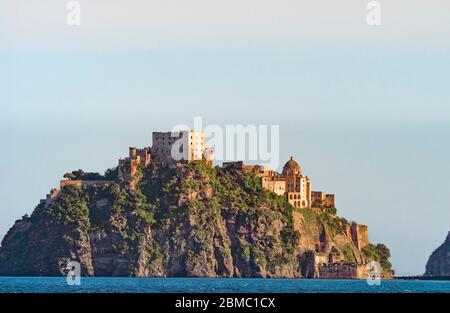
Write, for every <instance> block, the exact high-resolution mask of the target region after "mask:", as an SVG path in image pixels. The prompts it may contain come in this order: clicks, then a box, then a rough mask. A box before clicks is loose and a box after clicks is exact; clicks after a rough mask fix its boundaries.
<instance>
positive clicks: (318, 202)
mask: <svg viewBox="0 0 450 313" xmlns="http://www.w3.org/2000/svg"><path fill="white" fill-rule="evenodd" d="M311 196H312V203H313V207H317V208H323V207H325V208H334V195H332V194H326V193H325V192H323V191H313V192H312V193H311Z"/></svg>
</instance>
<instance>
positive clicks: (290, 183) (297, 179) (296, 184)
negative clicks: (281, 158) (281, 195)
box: [280, 157, 312, 208]
mask: <svg viewBox="0 0 450 313" xmlns="http://www.w3.org/2000/svg"><path fill="white" fill-rule="evenodd" d="M280 178H282V179H283V178H284V181H285V182H286V190H285V195H286V197H287V199H288V201H289V203H290V204H292V205H293V206H294V207H296V208H310V207H311V204H312V203H311V201H312V200H311V181H310V179H309V178H308V176H303V174H302V171H301V168H300V165H298V163H297V162H296V161H295V160H294V158H293V157H291V159H290V160H289V161H287V162H286V164H285V165H284V166H283V172H282V174H281V177H280Z"/></svg>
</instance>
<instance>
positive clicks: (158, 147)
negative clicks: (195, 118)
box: [152, 130, 213, 164]
mask: <svg viewBox="0 0 450 313" xmlns="http://www.w3.org/2000/svg"><path fill="white" fill-rule="evenodd" d="M152 156H153V158H154V160H155V161H156V162H162V163H167V164H175V163H189V162H191V161H194V160H207V161H209V162H210V163H211V164H212V159H213V150H212V149H211V148H209V147H208V146H207V145H206V143H205V132H203V131H193V130H188V131H179V132H153V146H152Z"/></svg>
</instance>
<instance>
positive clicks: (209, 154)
mask: <svg viewBox="0 0 450 313" xmlns="http://www.w3.org/2000/svg"><path fill="white" fill-rule="evenodd" d="M152 140H153V142H152V146H151V147H144V148H136V147H130V148H129V154H128V156H127V157H124V158H120V159H119V161H118V166H117V179H116V180H105V179H99V180H94V179H93V180H90V179H71V178H70V177H66V176H65V177H66V178H68V179H65V180H61V181H60V188H61V189H62V188H64V187H65V186H74V185H75V186H92V185H96V186H101V185H112V184H117V183H124V184H128V185H129V186H130V187H131V188H134V187H135V184H136V179H135V177H136V176H138V175H137V173H139V171H140V169H141V168H146V167H149V166H150V165H151V164H152V163H158V164H165V165H167V166H169V167H172V168H174V167H175V168H176V167H181V166H183V164H188V163H190V162H193V161H197V160H204V161H206V162H207V163H208V164H209V165H210V166H213V158H214V151H213V149H211V148H210V147H208V146H207V145H206V142H205V133H204V132H201V131H193V130H187V131H179V132H176V133H173V132H153V134H152ZM177 145H179V146H177ZM174 151H176V152H177V153H175V154H176V155H175V157H174V153H173V152H174ZM222 166H223V168H230V169H232V168H235V169H240V170H242V171H245V172H248V173H254V174H255V175H256V176H258V177H259V179H260V181H261V186H262V187H263V188H264V189H266V190H270V191H272V192H274V193H276V194H277V195H279V196H284V197H285V198H286V199H287V200H288V202H289V203H290V204H291V205H292V206H293V207H295V208H298V209H307V208H310V209H314V210H322V211H324V210H329V212H333V211H334V213H331V214H333V215H335V212H336V210H335V197H334V195H333V194H327V193H325V192H323V191H312V183H311V180H310V178H309V177H308V176H304V175H303V173H302V170H301V167H300V165H299V164H298V163H297V162H296V161H295V160H294V158H293V157H291V158H290V159H289V160H288V161H287V162H286V163H285V164H284V166H283V169H282V172H281V173H278V172H277V171H274V170H271V169H268V168H266V167H264V166H262V165H248V164H244V162H242V161H236V162H224V163H223V165H222ZM59 194H60V189H52V190H51V191H50V194H48V195H47V198H46V199H42V200H41V203H42V204H44V205H46V206H47V205H49V204H50V203H51V202H52V201H53V200H54V199H56V198H57V197H58V196H59ZM343 227H344V229H343V236H344V238H348V239H349V240H350V241H351V242H353V243H354V245H355V248H356V249H357V251H359V252H361V251H362V248H364V247H365V246H367V245H368V244H369V240H368V227H367V226H366V225H361V224H357V223H355V222H352V223H351V224H350V223H345V225H343ZM353 254H354V255H355V258H356V263H354V264H345V263H342V255H341V253H340V252H339V251H337V250H336V249H335V247H334V246H330V245H329V244H328V243H326V242H324V243H322V242H320V243H316V244H315V247H314V254H313V257H312V263H311V264H312V267H313V272H314V277H322V278H327V277H328V278H339V277H344V278H364V277H365V275H366V266H365V260H364V259H363V258H362V257H358V256H359V255H360V253H359V254H358V253H354V252H353Z"/></svg>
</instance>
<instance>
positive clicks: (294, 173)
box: [223, 157, 334, 208]
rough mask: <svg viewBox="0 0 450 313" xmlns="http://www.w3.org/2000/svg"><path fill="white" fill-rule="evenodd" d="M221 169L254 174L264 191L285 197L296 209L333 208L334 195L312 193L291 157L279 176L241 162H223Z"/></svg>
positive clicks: (319, 192)
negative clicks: (236, 169) (232, 169)
mask: <svg viewBox="0 0 450 313" xmlns="http://www.w3.org/2000/svg"><path fill="white" fill-rule="evenodd" d="M223 167H224V168H229V167H235V168H240V169H242V170H244V171H246V172H250V173H254V174H256V175H257V176H259V177H260V179H261V186H262V187H263V188H264V189H267V190H270V191H273V192H275V193H276V194H278V195H280V196H281V195H284V196H286V198H287V200H288V201H289V203H290V204H292V205H293V206H294V207H296V208H311V207H334V195H332V194H325V193H324V192H321V191H312V187H311V180H310V179H309V178H308V176H304V175H303V174H302V171H301V168H300V165H299V164H298V163H297V162H296V161H295V160H294V158H292V157H291V159H290V160H289V161H287V162H286V164H285V165H284V166H283V171H282V173H281V174H280V173H278V172H276V171H273V170H270V169H267V168H265V167H263V166H261V165H246V164H244V163H243V162H242V161H239V162H224V163H223Z"/></svg>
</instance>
